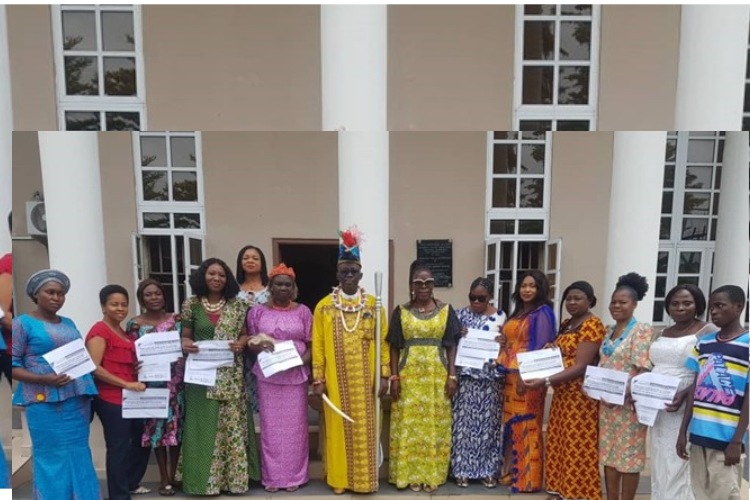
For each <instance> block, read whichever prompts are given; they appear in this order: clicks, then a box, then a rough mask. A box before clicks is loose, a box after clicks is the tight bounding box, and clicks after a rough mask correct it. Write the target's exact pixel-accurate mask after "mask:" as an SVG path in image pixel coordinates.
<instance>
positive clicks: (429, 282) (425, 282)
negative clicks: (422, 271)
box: [411, 278, 435, 286]
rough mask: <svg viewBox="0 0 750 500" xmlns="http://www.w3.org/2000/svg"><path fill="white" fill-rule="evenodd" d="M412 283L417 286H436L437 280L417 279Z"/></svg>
mask: <svg viewBox="0 0 750 500" xmlns="http://www.w3.org/2000/svg"><path fill="white" fill-rule="evenodd" d="M411 282H412V283H414V285H415V286H429V285H434V284H435V278H427V279H426V280H421V279H419V278H417V279H413V280H411Z"/></svg>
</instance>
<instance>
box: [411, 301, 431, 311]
mask: <svg viewBox="0 0 750 500" xmlns="http://www.w3.org/2000/svg"><path fill="white" fill-rule="evenodd" d="M431 302H432V301H431ZM434 303H435V302H432V304H434ZM415 307H416V309H417V312H418V313H419V314H425V313H429V312H432V311H434V310H435V308H434V307H433V308H432V309H429V310H428V306H426V305H425V306H421V307H419V306H417V305H416V304H414V306H412V309H414V308H415ZM436 307H437V306H436Z"/></svg>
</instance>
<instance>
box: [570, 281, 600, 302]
mask: <svg viewBox="0 0 750 500" xmlns="http://www.w3.org/2000/svg"><path fill="white" fill-rule="evenodd" d="M571 290H580V291H582V292H583V293H585V294H586V297H587V298H588V299H589V302H591V305H592V307H593V306H594V305H596V295H594V287H593V286H591V283H589V282H588V281H575V282H573V283H571V284H570V285H568V287H567V288H566V289H565V291H564V292H563V294H562V296H563V299H565V296H566V295H568V292H569V291H571Z"/></svg>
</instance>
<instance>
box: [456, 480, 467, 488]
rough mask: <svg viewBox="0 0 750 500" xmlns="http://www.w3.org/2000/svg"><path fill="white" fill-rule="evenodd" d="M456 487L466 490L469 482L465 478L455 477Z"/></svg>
mask: <svg viewBox="0 0 750 500" xmlns="http://www.w3.org/2000/svg"><path fill="white" fill-rule="evenodd" d="M456 486H458V487H459V488H468V487H469V480H468V479H466V478H465V477H457V478H456Z"/></svg>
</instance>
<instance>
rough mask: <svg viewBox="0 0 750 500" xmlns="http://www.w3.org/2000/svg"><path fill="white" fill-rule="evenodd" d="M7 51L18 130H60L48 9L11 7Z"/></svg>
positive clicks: (23, 6) (14, 124) (15, 123)
mask: <svg viewBox="0 0 750 500" xmlns="http://www.w3.org/2000/svg"><path fill="white" fill-rule="evenodd" d="M6 12H7V16H8V50H9V52H10V80H11V89H12V94H13V96H12V99H13V126H14V129H15V130H57V98H56V96H55V64H54V56H53V52H52V23H51V20H50V14H51V11H50V6H49V5H8V6H7V8H6Z"/></svg>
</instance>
